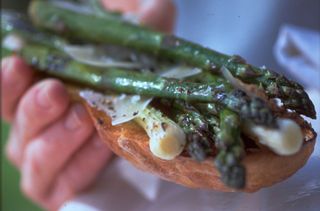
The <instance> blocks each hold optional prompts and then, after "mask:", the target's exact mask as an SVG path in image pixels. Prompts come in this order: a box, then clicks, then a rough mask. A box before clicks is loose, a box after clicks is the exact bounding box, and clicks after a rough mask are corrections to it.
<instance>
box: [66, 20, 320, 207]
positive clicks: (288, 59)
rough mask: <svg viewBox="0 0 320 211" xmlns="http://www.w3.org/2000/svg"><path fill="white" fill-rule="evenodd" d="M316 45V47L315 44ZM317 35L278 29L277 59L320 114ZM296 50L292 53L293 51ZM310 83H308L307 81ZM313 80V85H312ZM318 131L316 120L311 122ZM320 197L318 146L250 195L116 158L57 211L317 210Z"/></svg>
mask: <svg viewBox="0 0 320 211" xmlns="http://www.w3.org/2000/svg"><path fill="white" fill-rule="evenodd" d="M317 43H318V45H317ZM319 46H320V45H319V33H318V32H312V31H311V30H306V29H300V28H297V27H293V26H285V27H283V28H282V30H281V32H280V35H279V39H278V41H277V44H276V46H275V55H276V57H277V59H278V61H279V63H281V64H282V65H283V67H284V68H285V69H287V70H288V71H290V72H291V73H293V74H296V75H298V74H299V78H301V81H302V82H304V83H307V84H308V85H309V86H308V87H310V90H309V94H310V97H311V98H312V100H313V102H314V103H315V105H316V109H317V113H318V119H319V113H320V96H319V83H318V82H319V81H318V82H317V81H316V79H317V78H318V77H319V67H320V63H319V60H317V58H320V57H319V52H320V50H319V49H314V48H316V47H319ZM292 52H294V53H292ZM311 79H312V80H311ZM311 81H312V83H310V82H311ZM313 124H314V128H315V129H316V130H317V132H318V133H319V132H320V124H319V120H317V121H313ZM319 199H320V143H319V138H318V143H317V145H316V148H315V151H314V153H313V154H312V156H311V158H310V159H309V161H308V163H307V164H306V165H305V166H304V167H303V168H302V169H301V170H300V171H298V172H297V173H296V174H295V175H293V176H292V177H290V178H289V179H287V180H286V181H284V182H281V183H279V184H276V185H274V186H272V187H270V188H265V189H262V190H260V191H258V192H256V193H253V194H247V193H222V192H217V191H207V190H194V189H188V188H185V187H182V186H179V185H176V184H173V183H169V182H166V181H163V180H160V179H158V178H157V177H155V176H153V175H151V174H148V173H145V172H141V171H139V170H137V169H135V168H134V167H132V166H131V165H130V164H129V163H128V162H127V161H125V160H123V159H120V158H117V159H116V160H114V162H112V164H111V165H109V166H107V167H106V169H105V171H104V173H103V174H102V175H101V177H100V178H99V179H98V180H97V182H96V183H95V184H94V185H93V186H92V188H91V189H90V190H88V191H86V192H85V193H83V194H81V195H79V196H78V197H77V198H75V199H74V200H72V201H70V202H67V203H66V204H64V206H62V207H61V209H60V210H61V211H71V210H72V211H73V210H79V211H97V210H103V211H104V210H111V211H114V210H115V211H118V210H120V211H122V210H130V211H140V210H144V211H149V210H150V211H163V210H169V211H171V210H172V211H173V210H174V211H179V210H184V211H189V210H190V211H194V210H199V211H207V210H208V211H209V210H262V211H264V210H266V211H267V210H268V211H269V210H297V211H298V210H317V208H319Z"/></svg>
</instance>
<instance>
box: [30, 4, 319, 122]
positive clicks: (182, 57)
mask: <svg viewBox="0 0 320 211" xmlns="http://www.w3.org/2000/svg"><path fill="white" fill-rule="evenodd" d="M30 14H31V16H32V19H33V21H34V23H36V24H37V25H39V26H41V27H44V28H47V29H50V30H53V31H56V32H59V33H63V34H66V35H68V36H71V37H76V38H79V39H82V40H85V41H93V42H98V43H112V44H117V45H123V46H128V47H130V48H134V49H137V50H140V51H145V52H149V53H153V54H156V55H159V56H160V57H165V58H167V59H170V60H175V61H182V62H186V63H188V64H190V65H193V66H197V67H200V68H203V69H207V70H212V69H216V68H221V67H222V66H225V67H226V68H228V69H229V70H230V71H231V72H232V74H233V75H234V76H235V77H238V78H240V79H241V80H243V81H245V82H247V83H252V84H256V85H258V86H261V87H263V88H264V89H265V90H266V94H267V95H268V96H269V97H270V98H281V99H282V102H283V105H284V106H285V107H286V108H289V109H292V110H295V111H296V112H298V113H300V114H304V115H306V116H309V117H312V118H315V117H316V113H315V109H314V105H313V104H312V102H311V100H310V99H309V97H308V95H307V94H306V92H305V91H304V89H303V87H302V86H300V85H299V84H297V83H295V82H293V81H289V80H288V79H286V78H285V77H283V76H281V75H278V74H276V73H274V72H272V71H270V70H267V69H265V68H257V67H254V66H252V65H249V64H246V63H245V62H243V60H242V59H239V57H230V56H227V55H224V54H221V53H218V52H216V51H213V50H210V49H207V48H203V47H202V46H200V45H197V44H194V43H191V42H188V41H185V40H183V39H180V38H177V37H175V36H172V35H165V34H162V33H160V32H155V31H151V30H149V29H146V28H143V27H140V26H136V25H132V24H130V23H127V22H124V21H123V20H122V19H120V18H119V19H115V18H114V17H112V18H108V17H107V16H104V17H102V16H96V15H93V14H83V13H79V12H77V11H74V10H69V9H66V8H63V7H61V6H60V5H57V4H55V3H52V2H46V1H40V0H34V1H33V3H32V4H31V7H30Z"/></svg>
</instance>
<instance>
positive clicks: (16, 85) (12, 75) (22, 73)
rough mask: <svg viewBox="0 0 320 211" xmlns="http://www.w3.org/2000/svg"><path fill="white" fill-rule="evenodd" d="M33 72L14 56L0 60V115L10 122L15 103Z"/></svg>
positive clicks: (25, 88) (30, 79) (29, 81)
mask: <svg viewBox="0 0 320 211" xmlns="http://www.w3.org/2000/svg"><path fill="white" fill-rule="evenodd" d="M32 77H33V72H32V70H31V68H30V67H29V66H27V65H26V64H25V63H24V61H23V60H22V59H21V58H19V57H16V56H12V57H7V58H4V59H2V61H1V75H0V79H1V90H2V91H1V116H2V118H3V119H5V120H6V121H8V122H10V121H12V119H13V116H14V113H15V110H16V107H17V104H18V102H19V99H20V97H21V96H22V95H23V94H24V92H25V90H27V88H28V87H29V86H30V84H31V83H32Z"/></svg>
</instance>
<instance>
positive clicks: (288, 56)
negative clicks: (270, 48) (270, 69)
mask: <svg viewBox="0 0 320 211" xmlns="http://www.w3.org/2000/svg"><path fill="white" fill-rule="evenodd" d="M274 53H275V56H276V59H277V61H278V63H279V64H280V65H281V66H283V67H284V68H285V69H286V70H287V71H288V72H289V73H290V74H292V75H294V76H295V77H296V78H297V79H298V80H300V83H302V84H303V85H304V86H305V87H313V88H316V89H318V90H319V89H320V32H318V31H314V30H310V29H306V28H302V27H297V26H292V25H285V26H283V27H282V28H281V30H280V33H279V37H278V40H277V42H276V44H275V46H274Z"/></svg>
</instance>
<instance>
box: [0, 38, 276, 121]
mask: <svg viewBox="0 0 320 211" xmlns="http://www.w3.org/2000/svg"><path fill="white" fill-rule="evenodd" d="M40 44H41V43H40ZM3 47H5V46H3ZM9 50H10V49H9ZM17 53H19V54H20V55H21V56H22V57H23V58H24V59H25V60H26V61H27V62H28V63H29V64H31V65H33V66H34V67H36V68H37V69H39V70H43V71H44V72H46V73H47V74H50V75H52V76H55V77H60V78H63V79H67V80H73V81H74V80H75V81H76V82H78V83H83V84H85V85H88V86H90V87H92V88H96V89H98V90H106V89H111V90H114V91H117V92H123V93H131V94H139V95H146V96H155V97H164V98H174V99H182V100H186V101H199V102H216V103H220V104H222V105H225V106H227V107H228V108H230V109H231V110H234V111H235V112H239V113H240V115H241V116H242V117H243V118H246V119H253V121H254V122H255V123H257V124H261V125H267V126H273V125H274V124H275V122H274V121H273V120H274V118H273V115H272V113H271V111H270V110H269V108H268V107H267V106H266V105H265V104H263V103H262V102H260V101H259V99H253V100H250V98H248V96H246V95H245V94H244V93H243V94H241V95H239V93H238V92H235V91H233V90H229V89H227V87H224V86H223V84H219V83H217V84H212V85H207V84H199V83H191V82H181V81H179V80H176V79H167V78H163V77H159V76H157V75H154V74H147V73H144V74H142V73H138V72H132V71H130V72H128V71H126V70H121V69H116V68H107V69H106V68H105V69H103V71H102V69H100V68H95V67H91V66H88V65H84V64H81V63H79V62H76V61H73V60H71V59H70V57H68V56H67V55H65V54H64V53H63V52H60V51H58V50H53V49H51V48H49V47H47V46H43V45H36V44H30V43H25V44H24V46H23V47H22V49H20V51H19V52H17Z"/></svg>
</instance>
